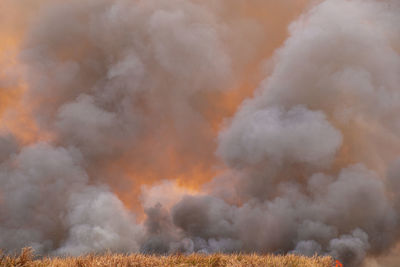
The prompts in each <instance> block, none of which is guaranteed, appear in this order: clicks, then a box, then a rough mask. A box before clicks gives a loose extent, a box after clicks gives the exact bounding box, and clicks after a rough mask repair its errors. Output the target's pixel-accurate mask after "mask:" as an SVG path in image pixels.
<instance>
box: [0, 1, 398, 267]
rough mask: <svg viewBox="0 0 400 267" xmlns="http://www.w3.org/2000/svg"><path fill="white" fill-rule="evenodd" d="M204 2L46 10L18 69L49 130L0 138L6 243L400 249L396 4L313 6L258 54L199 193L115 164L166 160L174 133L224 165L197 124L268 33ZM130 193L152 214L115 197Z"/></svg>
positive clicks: (0, 238) (342, 254) (355, 260)
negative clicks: (212, 171)
mask: <svg viewBox="0 0 400 267" xmlns="http://www.w3.org/2000/svg"><path fill="white" fill-rule="evenodd" d="M204 2H205V3H197V2H196V1H189V0H187V1H183V0H173V1H165V0H149V1H125V0H118V1H107V0H100V1H98V0H87V1H69V2H68V3H61V2H60V3H57V2H49V3H45V2H43V4H42V6H41V8H40V11H39V12H37V14H35V16H34V19H33V20H32V21H31V24H30V25H29V30H28V31H27V33H26V34H25V35H24V42H23V48H21V51H20V55H19V58H20V61H21V64H20V65H19V66H18V67H19V68H22V69H23V72H24V79H25V80H26V83H27V85H28V92H27V93H26V95H25V96H24V100H23V101H25V102H24V103H27V104H28V105H29V106H33V110H34V114H35V117H36V119H37V121H38V124H39V126H40V128H41V129H42V130H43V131H46V132H51V133H52V135H53V140H52V142H51V143H37V144H31V145H29V146H21V145H19V144H18V141H17V140H16V138H15V137H14V136H13V134H12V133H9V132H6V131H3V132H1V136H0V182H1V187H0V244H6V247H5V249H6V251H10V252H11V251H15V250H16V249H19V248H21V247H24V246H33V247H34V248H35V250H36V251H37V252H39V253H50V254H73V255H79V254H82V253H87V252H92V251H95V252H101V251H105V250H112V251H121V252H139V251H141V252H146V253H148V252H157V253H173V252H177V251H184V252H217V251H222V252H237V251H243V252H273V253H287V252H292V253H300V254H305V255H314V254H315V253H317V254H330V255H332V256H334V257H336V258H338V259H340V260H342V261H343V262H344V263H345V264H346V266H357V265H359V264H360V263H361V262H362V261H363V259H364V258H365V257H366V256H367V255H376V254H380V253H383V252H386V251H388V250H389V249H390V248H391V247H393V246H394V245H395V244H396V243H397V241H398V240H399V238H400V230H399V229H400V218H399V216H400V197H399V196H398V191H399V190H400V182H399V181H400V177H399V176H400V172H399V169H400V163H399V161H398V160H397V161H396V160H395V159H396V158H397V157H399V156H400V139H399V136H400V120H399V119H398V116H396V114H397V112H398V111H400V90H399V89H400V88H399V85H400V53H399V52H400V28H399V25H400V4H399V3H397V1H395V0H385V1H378V0H366V1H361V0H325V1H320V2H319V3H317V4H315V5H314V6H313V7H311V9H310V10H309V11H307V12H305V13H304V14H303V15H302V16H301V17H300V18H299V19H298V20H297V21H295V22H293V23H292V24H291V26H290V37H289V38H288V39H287V40H286V42H285V43H284V45H283V46H282V47H281V48H280V49H279V50H278V51H277V52H276V53H275V55H274V56H273V58H272V59H267V58H265V60H268V62H266V63H265V65H267V66H268V68H269V69H272V71H271V73H267V74H265V80H264V81H263V82H262V83H261V84H260V86H259V88H258V89H257V90H256V92H255V95H254V97H253V98H252V99H248V100H246V101H244V102H243V103H242V105H241V106H240V107H239V109H238V111H237V112H236V114H235V115H234V116H233V118H231V119H230V120H229V121H226V124H225V127H224V129H222V130H221V132H220V134H219V137H218V140H217V142H218V147H217V149H216V154H217V156H218V157H219V158H220V159H221V160H222V162H223V163H224V164H225V166H226V171H225V173H224V174H221V175H220V176H218V177H215V178H214V179H213V180H212V181H211V182H209V183H207V184H205V185H204V189H203V190H202V191H201V192H199V193H197V194H195V195H190V194H188V195H185V194H184V193H183V192H182V190H181V189H177V188H176V187H174V186H173V183H171V182H162V183H161V184H158V185H156V186H155V187H153V188H151V187H143V192H142V195H141V196H139V195H138V190H140V188H141V186H140V184H141V182H142V180H140V179H139V178H138V181H137V183H135V181H134V182H133V185H132V181H130V180H129V179H127V178H126V177H125V173H124V170H125V169H121V170H120V169H118V168H109V162H112V161H113V160H114V159H118V160H120V161H121V162H129V164H130V165H132V166H133V169H135V168H142V166H151V167H152V168H155V169H157V168H160V170H162V168H161V167H159V166H158V164H159V163H160V162H162V159H163V158H164V157H166V156H168V154H165V153H158V152H159V151H160V150H159V148H161V147H165V146H169V145H171V144H170V142H171V139H168V138H164V135H167V134H170V133H171V132H173V133H174V136H175V138H174V139H173V140H174V142H176V143H173V144H172V145H173V146H174V147H175V149H176V150H178V151H180V152H181V153H187V154H188V160H190V159H197V160H199V159H200V160H201V161H212V160H213V159H210V154H209V153H208V152H207V151H209V149H210V147H211V148H212V147H213V142H214V140H213V138H211V137H210V136H209V135H207V134H204V133H205V132H207V133H208V132H210V131H211V128H212V126H211V124H210V123H209V122H208V121H207V119H206V114H208V113H209V112H210V110H212V109H215V108H216V107H215V105H214V103H213V102H212V101H211V100H210V99H208V98H207V97H204V94H206V93H209V92H216V93H219V92H224V91H226V90H228V89H230V88H231V87H234V85H235V83H236V79H239V78H238V77H239V76H240V75H242V73H243V72H245V69H246V66H248V65H249V64H251V62H252V61H253V60H254V57H256V56H257V54H259V52H260V50H257V49H259V45H260V44H261V43H262V42H263V40H264V39H263V38H262V37H259V34H260V30H259V29H260V28H262V27H261V26H260V25H257V24H256V23H254V22H250V21H244V20H243V19H237V20H235V19H233V18H232V17H230V18H229V19H230V20H229V22H226V21H224V19H226V18H227V17H226V16H227V15H226V13H225V12H227V10H228V9H229V8H228V6H229V5H230V3H229V1H222V0H221V1H215V2H212V3H207V1H204ZM236 2H237V1H235V4H236V5H237V4H238V3H236ZM267 2H268V1H266V3H267ZM269 2H271V3H272V1H269ZM269 2H268V3H269ZM271 3H269V4H270V5H272V4H271ZM254 4H255V5H261V6H262V5H263V4H260V3H258V2H257V3H254ZM245 5H251V3H249V4H245ZM287 5H288V6H290V4H287ZM228 17H229V16H228ZM249 25H250V26H251V27H250V26H249ZM253 26H254V27H253ZM249 29H251V30H249ZM261 33H262V31H261ZM246 41H248V42H246ZM253 46H254V47H257V49H256V48H254V49H255V50H256V51H252V47H253ZM242 48H245V49H247V50H246V51H243V49H242ZM1 79H4V78H3V76H1V75H0V85H1V84H2V80H1ZM0 90H1V87H0ZM0 103H1V102H0ZM217 107H218V105H217ZM211 112H212V111H211ZM215 112H218V111H215ZM171 125H172V126H171ZM178 141H179V142H178ZM205 147H206V148H205ZM161 150H162V149H161ZM204 151H206V152H204ZM196 154H199V156H193V155H196ZM134 178H136V177H134ZM163 178H164V177H159V179H160V180H161V179H163ZM185 179H188V180H190V177H186V178H185ZM128 180H129V183H128ZM150 182H151V181H150ZM109 187H110V188H109ZM127 187H128V188H135V190H134V191H133V193H132V194H134V195H133V196H132V198H135V199H140V200H141V201H142V204H143V208H144V209H145V212H146V215H147V216H146V220H145V221H144V222H143V223H139V222H137V221H136V219H135V216H134V214H133V212H132V211H130V210H129V209H127V208H126V207H124V205H123V204H122V202H121V201H120V200H119V198H118V196H117V195H116V194H114V191H121V190H123V188H124V189H125V190H126V188H127ZM169 192H171V193H172V194H173V196H171V197H167V196H165V195H167V194H168V193H169ZM162 194H163V195H162ZM160 195H161V196H160Z"/></svg>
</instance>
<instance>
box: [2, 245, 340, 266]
mask: <svg viewBox="0 0 400 267" xmlns="http://www.w3.org/2000/svg"><path fill="white" fill-rule="evenodd" d="M0 266H21V267H22V266H35V267H36V266H37V267H39V266H40V267H42V266H43V267H44V266H60V267H64V266H120V267H122V266H132V267H133V266H237V267H238V266H270V267H332V266H333V260H332V258H330V257H318V256H314V257H311V258H310V257H304V256H296V255H286V256H274V255H256V254H233V255H227V254H212V255H205V254H191V255H170V256H155V255H143V254H129V255H122V254H111V253H108V254H104V255H92V254H90V255H86V256H81V257H67V258H58V257H53V258H42V259H34V255H33V251H32V250H31V249H29V248H25V249H23V250H22V252H21V254H20V255H15V256H7V255H0Z"/></svg>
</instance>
